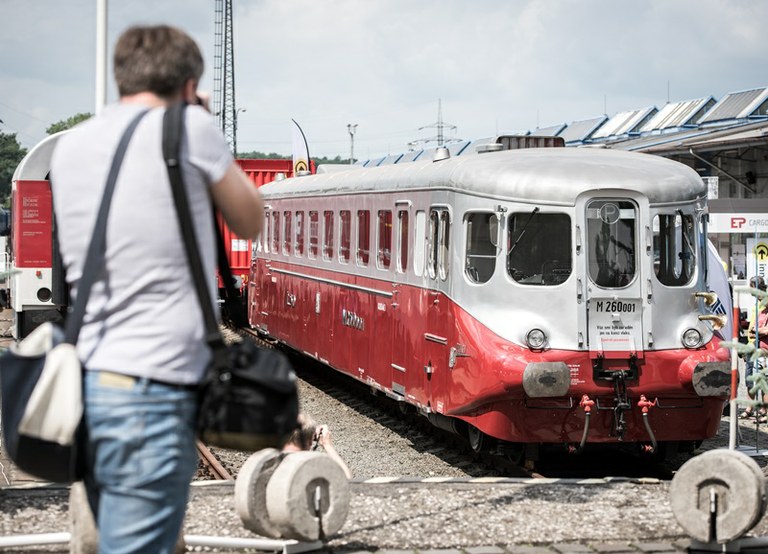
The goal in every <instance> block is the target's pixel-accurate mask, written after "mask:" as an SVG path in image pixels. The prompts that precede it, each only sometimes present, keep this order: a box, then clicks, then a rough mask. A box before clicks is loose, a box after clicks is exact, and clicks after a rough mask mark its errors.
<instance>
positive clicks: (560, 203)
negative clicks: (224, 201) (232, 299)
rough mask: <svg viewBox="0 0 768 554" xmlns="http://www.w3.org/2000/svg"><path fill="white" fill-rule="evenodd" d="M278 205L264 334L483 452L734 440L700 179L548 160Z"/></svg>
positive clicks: (268, 197)
mask: <svg viewBox="0 0 768 554" xmlns="http://www.w3.org/2000/svg"><path fill="white" fill-rule="evenodd" d="M441 153H443V151H442V150H438V154H441ZM261 191H262V193H263V194H264V197H265V201H266V204H267V208H266V218H267V229H266V232H265V234H264V237H263V238H262V240H261V241H260V243H258V244H257V245H256V247H255V250H254V261H253V265H252V271H251V279H250V288H249V317H250V322H251V325H252V326H253V327H255V328H256V329H258V330H260V331H261V332H263V333H265V334H268V335H271V336H272V337H274V338H276V339H278V340H279V341H282V342H284V343H285V344H287V345H289V346H290V347H292V348H294V349H296V350H298V351H301V352H304V353H305V354H307V355H310V356H312V357H314V358H316V359H318V360H320V361H322V362H324V363H326V364H328V365H330V366H332V367H333V368H335V369H337V370H339V371H342V372H344V373H347V374H349V375H351V376H353V377H355V378H357V379H359V380H361V381H363V382H365V383H367V384H369V385H370V386H372V387H374V388H376V389H378V390H380V391H383V392H384V393H386V394H387V395H388V396H390V397H392V398H394V399H396V400H398V401H401V402H403V403H404V404H403V405H408V404H410V405H413V406H415V407H416V408H417V409H418V410H419V411H420V412H421V413H423V414H424V415H427V416H428V417H429V418H430V419H431V420H432V421H433V423H435V424H437V425H440V426H441V427H444V428H449V429H451V430H453V431H456V432H459V433H462V434H465V435H466V436H467V438H468V439H469V440H470V444H472V446H473V447H474V448H476V449H484V448H488V447H491V446H492V445H496V444H497V445H499V446H500V447H501V449H502V450H507V451H520V450H521V445H527V449H528V453H529V455H532V454H531V453H535V450H536V447H537V446H538V445H541V444H547V443H559V444H565V445H568V446H569V447H570V448H571V449H578V448H581V447H583V446H584V445H585V444H588V443H614V442H619V441H623V442H632V443H637V444H639V445H641V446H643V447H644V448H645V449H654V450H657V451H658V450H660V448H659V446H672V445H674V446H681V447H688V448H689V447H691V446H692V445H694V444H695V443H696V442H698V441H701V440H702V439H705V438H707V437H711V436H713V435H714V434H715V432H716V431H717V428H718V423H719V420H720V416H721V413H722V409H723V405H724V401H725V400H726V399H727V396H728V393H729V385H730V365H729V363H728V361H727V360H728V354H727V351H726V350H725V349H721V348H719V337H718V336H717V335H716V334H715V333H714V327H713V324H714V323H716V321H714V320H716V318H715V317H714V316H712V315H707V310H706V306H705V304H704V302H705V299H704V298H705V297H703V296H702V294H701V293H704V292H706V285H705V283H706V275H705V274H706V270H705V268H706V255H707V254H706V221H705V220H706V217H705V214H706V187H705V186H704V184H703V183H702V181H701V179H700V178H699V177H698V175H697V174H696V173H695V172H693V171H692V170H691V169H689V168H687V167H686V166H683V165H681V164H678V163H676V162H673V161H670V160H667V159H663V158H659V157H654V156H649V155H644V154H634V153H627V152H618V151H607V150H593V149H565V148H533V149H522V150H507V151H501V152H487V153H483V154H478V155H466V156H461V157H456V158H449V157H448V158H446V157H445V154H443V155H442V156H441V155H438V156H436V158H435V160H434V161H424V162H419V161H417V162H413V163H406V164H396V165H386V166H380V167H374V168H360V169H350V170H348V171H339V172H333V173H328V174H323V175H315V176H310V177H300V178H294V179H287V180H284V181H280V182H274V183H271V184H268V185H265V186H264V187H262V188H261ZM706 298H707V299H708V300H709V301H712V298H711V297H706Z"/></svg>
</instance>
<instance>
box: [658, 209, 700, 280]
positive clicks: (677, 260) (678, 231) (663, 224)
mask: <svg viewBox="0 0 768 554" xmlns="http://www.w3.org/2000/svg"><path fill="white" fill-rule="evenodd" d="M694 244H696V236H695V226H694V219H693V216H692V215H688V214H683V212H681V211H680V210H678V211H677V212H675V213H674V214H658V215H657V216H656V217H654V218H653V270H654V272H655V273H656V277H657V278H658V279H659V282H661V283H662V284H664V285H667V286H670V287H675V286H678V287H679V286H681V285H687V284H688V283H690V281H691V279H692V278H693V272H694V269H695V267H696V250H695V248H694Z"/></svg>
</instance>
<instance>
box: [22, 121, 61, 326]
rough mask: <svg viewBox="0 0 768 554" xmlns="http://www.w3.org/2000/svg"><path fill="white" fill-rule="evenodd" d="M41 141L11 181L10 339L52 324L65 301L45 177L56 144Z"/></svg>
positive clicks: (52, 138) (53, 140) (52, 139)
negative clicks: (11, 316) (11, 334)
mask: <svg viewBox="0 0 768 554" xmlns="http://www.w3.org/2000/svg"><path fill="white" fill-rule="evenodd" d="M62 134H63V133H57V134H55V135H51V136H49V137H46V138H45V139H43V140H42V141H41V142H39V143H38V144H37V145H35V146H34V148H32V149H31V150H30V151H29V152H28V153H27V155H26V156H25V157H24V158H23V159H22V161H21V162H20V163H19V165H18V166H17V167H16V170H15V171H14V173H13V178H12V180H11V232H10V235H11V247H10V269H11V271H13V274H12V275H11V277H10V279H9V283H10V286H9V296H10V304H11V308H12V309H13V311H14V318H15V325H14V327H13V331H14V335H15V336H16V337H17V338H22V337H24V336H26V335H27V334H28V333H29V332H30V331H31V330H32V329H34V328H35V327H36V326H38V325H39V324H40V323H42V322H44V321H58V320H60V319H61V317H62V314H63V310H64V309H65V307H66V305H67V302H68V293H67V287H66V284H65V282H64V275H63V272H62V268H61V263H60V259H59V257H58V254H57V252H56V242H55V241H54V240H53V232H54V222H53V199H52V195H51V184H50V181H49V180H48V174H49V172H50V167H51V163H50V162H51V156H52V154H53V149H54V147H55V146H56V142H57V141H58V140H59V137H61V135H62Z"/></svg>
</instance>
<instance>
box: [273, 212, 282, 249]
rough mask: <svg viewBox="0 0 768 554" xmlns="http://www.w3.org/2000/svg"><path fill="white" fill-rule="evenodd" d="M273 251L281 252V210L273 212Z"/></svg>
mask: <svg viewBox="0 0 768 554" xmlns="http://www.w3.org/2000/svg"><path fill="white" fill-rule="evenodd" d="M272 252H273V253H274V254H277V253H278V252H280V212H278V211H277V210H275V211H274V212H272Z"/></svg>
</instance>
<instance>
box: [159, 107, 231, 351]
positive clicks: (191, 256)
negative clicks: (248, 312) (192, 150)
mask: <svg viewBox="0 0 768 554" xmlns="http://www.w3.org/2000/svg"><path fill="white" fill-rule="evenodd" d="M185 108H186V104H184V103H179V104H175V105H173V106H170V107H169V108H168V109H167V110H166V111H165V115H164V116H163V158H164V159H165V164H166V167H167V168H168V177H169V179H170V182H171V190H172V192H173V201H174V204H175V206H176V215H177V217H178V220H179V228H180V230H181V237H182V240H183V241H184V249H185V251H186V254H187V261H188V263H189V268H190V271H191V272H192V280H193V282H194V285H195V292H196V294H197V299H198V301H199V303H200V308H201V310H202V312H203V320H204V322H205V331H206V341H207V342H208V344H209V345H210V346H211V348H212V349H213V351H214V354H216V353H217V351H219V350H221V347H222V346H223V345H224V341H223V338H222V336H221V332H220V331H219V325H218V323H217V321H216V316H215V313H214V311H213V306H212V304H211V301H210V296H209V292H208V287H207V285H206V283H207V280H208V277H206V275H205V274H204V272H203V262H202V257H201V255H200V248H199V246H198V242H197V234H196V232H195V226H194V225H193V223H192V212H191V210H190V207H189V200H188V197H187V191H186V188H185V186H184V179H183V177H182V172H181V157H180V156H181V154H180V151H181V138H182V136H183V133H184V113H185ZM213 226H214V228H215V231H216V251H217V261H218V265H219V273H220V274H221V279H222V281H224V291H225V295H226V296H225V302H226V303H227V306H229V307H231V308H230V315H231V317H232V318H233V320H234V323H235V324H236V325H244V324H245V321H244V315H243V314H242V310H237V309H236V308H237V305H239V304H240V302H239V301H238V300H237V296H238V295H237V292H236V291H235V287H234V285H233V284H232V281H233V279H232V271H231V270H230V268H229V261H228V260H227V254H226V250H225V248H224V239H223V237H222V235H221V230H220V229H219V225H218V223H217V218H216V214H215V213H214V218H213Z"/></svg>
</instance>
